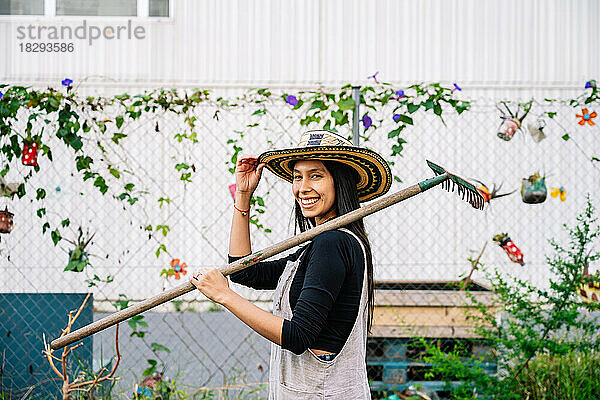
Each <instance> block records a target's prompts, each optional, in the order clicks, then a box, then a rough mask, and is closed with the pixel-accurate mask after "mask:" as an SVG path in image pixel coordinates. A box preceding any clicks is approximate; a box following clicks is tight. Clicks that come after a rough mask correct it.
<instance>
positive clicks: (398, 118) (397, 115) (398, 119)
mask: <svg viewBox="0 0 600 400" xmlns="http://www.w3.org/2000/svg"><path fill="white" fill-rule="evenodd" d="M401 116H402V115H401V114H394V116H393V117H392V119H393V120H394V122H398V121H400V117H401Z"/></svg>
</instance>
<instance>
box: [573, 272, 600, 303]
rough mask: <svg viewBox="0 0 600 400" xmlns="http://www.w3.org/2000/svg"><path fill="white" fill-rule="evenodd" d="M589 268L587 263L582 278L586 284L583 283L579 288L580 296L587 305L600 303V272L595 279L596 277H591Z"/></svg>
mask: <svg viewBox="0 0 600 400" xmlns="http://www.w3.org/2000/svg"><path fill="white" fill-rule="evenodd" d="M588 267H589V264H587V263H586V264H585V265H584V266H583V276H582V278H583V279H584V280H585V281H586V282H584V283H582V284H581V285H580V286H579V287H578V288H577V289H578V294H579V296H580V297H581V298H582V299H583V301H585V302H586V303H600V282H598V278H600V271H597V272H596V279H594V275H590V273H589V272H588ZM594 281H596V282H594Z"/></svg>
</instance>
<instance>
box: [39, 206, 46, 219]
mask: <svg viewBox="0 0 600 400" xmlns="http://www.w3.org/2000/svg"><path fill="white" fill-rule="evenodd" d="M45 214H46V209H45V208H38V210H37V216H38V217H39V218H42V216H43V215H45Z"/></svg>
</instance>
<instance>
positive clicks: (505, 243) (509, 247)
mask: <svg viewBox="0 0 600 400" xmlns="http://www.w3.org/2000/svg"><path fill="white" fill-rule="evenodd" d="M492 239H493V240H494V242H496V243H498V245H499V246H500V247H502V248H503V249H504V251H505V252H506V254H507V255H508V258H510V261H512V262H515V263H517V264H521V265H525V262H524V261H523V253H522V252H521V250H520V249H519V248H518V247H517V246H516V245H515V244H514V243H513V241H512V240H511V239H510V237H509V236H508V233H500V234H498V235H495V236H494V237H493V238H492Z"/></svg>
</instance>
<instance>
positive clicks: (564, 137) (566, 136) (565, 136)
mask: <svg viewBox="0 0 600 400" xmlns="http://www.w3.org/2000/svg"><path fill="white" fill-rule="evenodd" d="M561 138H562V140H565V141H566V140H569V138H570V136H569V134H568V133H565V134H564V135H562V136H561Z"/></svg>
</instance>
